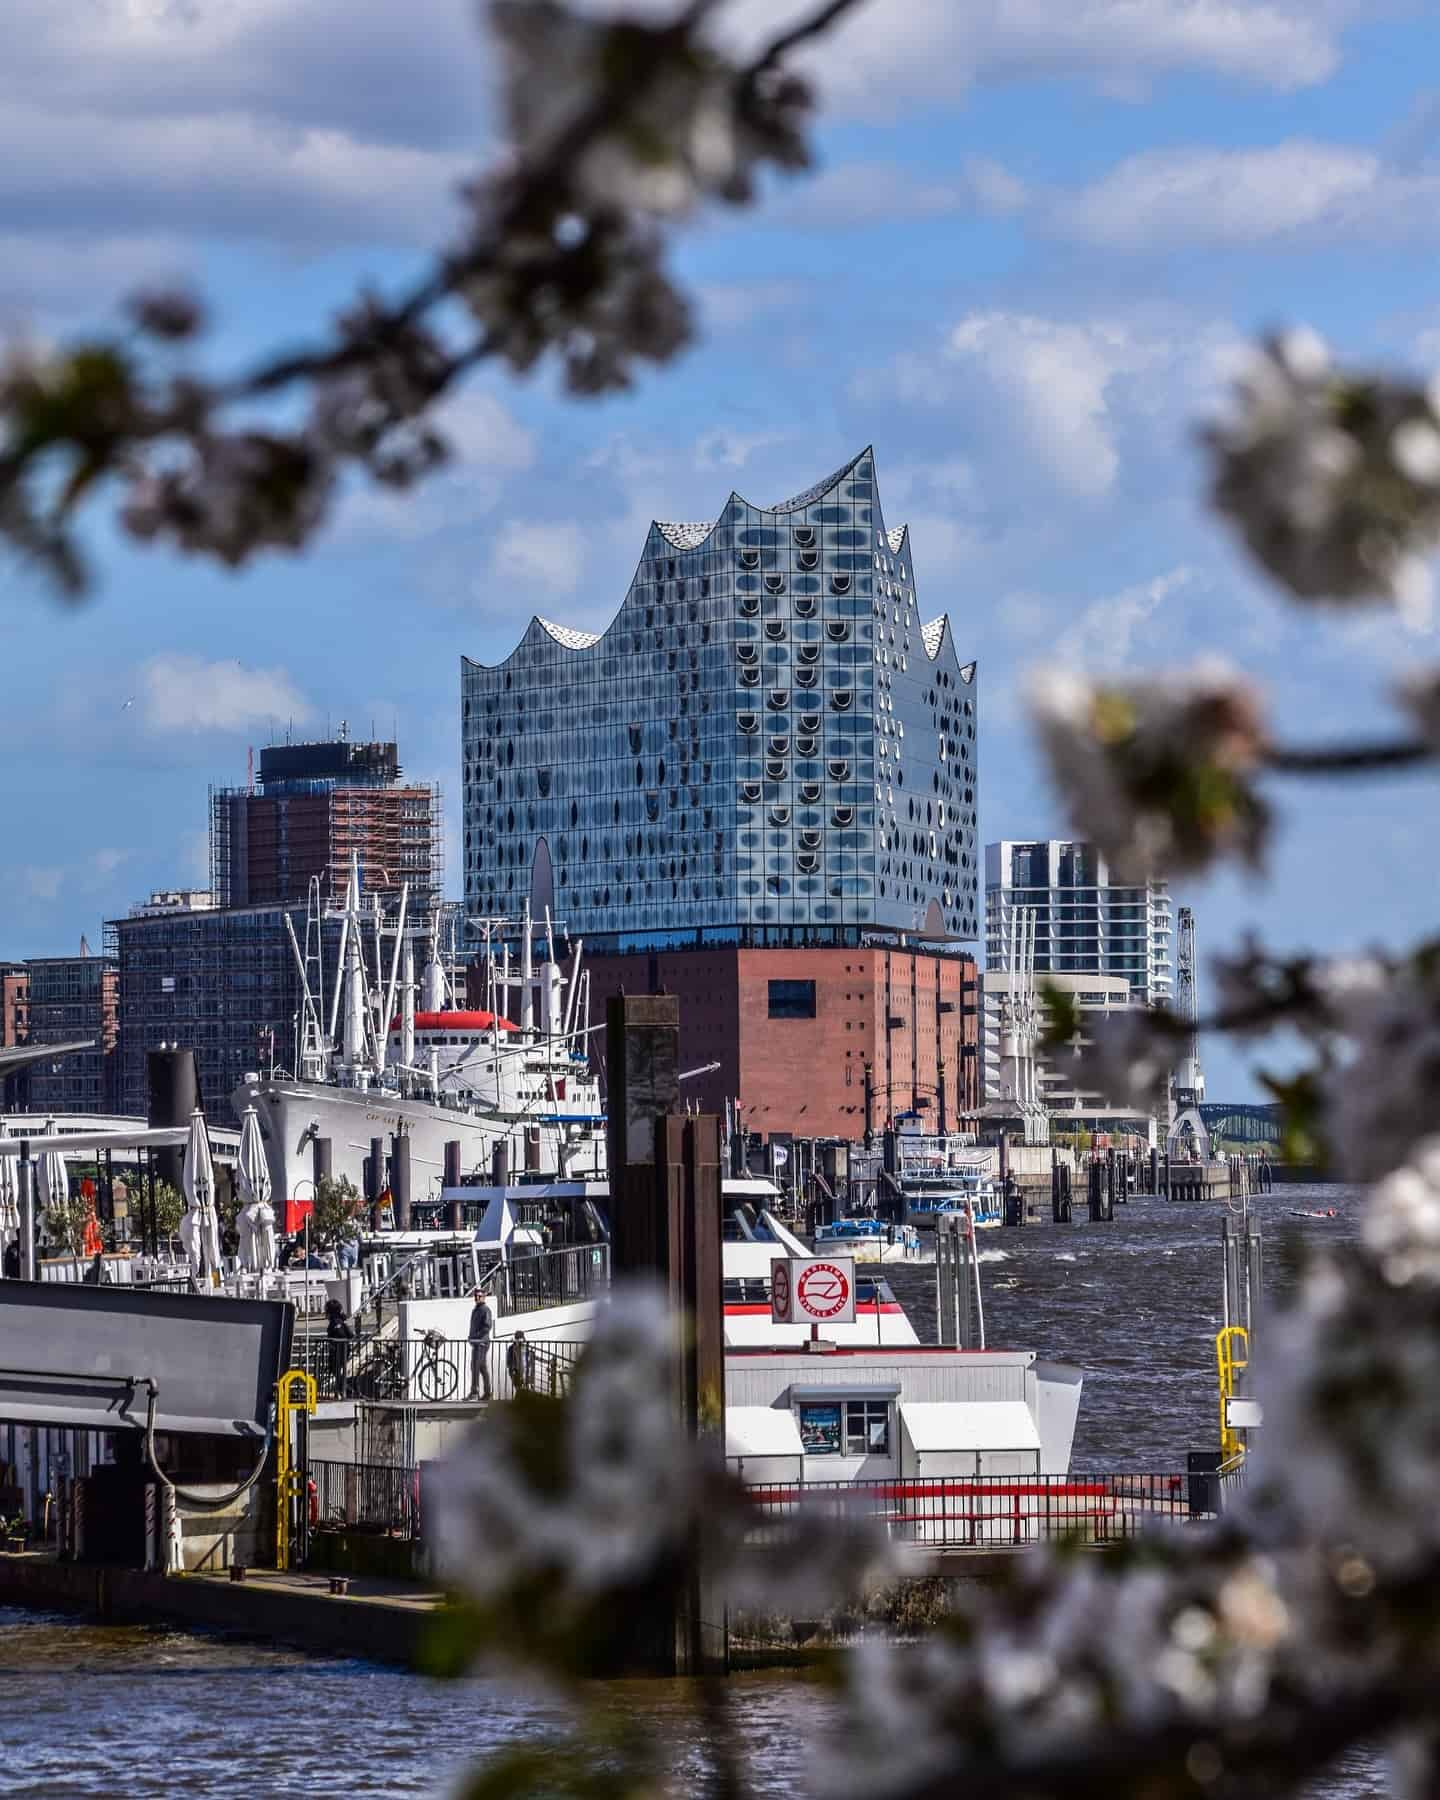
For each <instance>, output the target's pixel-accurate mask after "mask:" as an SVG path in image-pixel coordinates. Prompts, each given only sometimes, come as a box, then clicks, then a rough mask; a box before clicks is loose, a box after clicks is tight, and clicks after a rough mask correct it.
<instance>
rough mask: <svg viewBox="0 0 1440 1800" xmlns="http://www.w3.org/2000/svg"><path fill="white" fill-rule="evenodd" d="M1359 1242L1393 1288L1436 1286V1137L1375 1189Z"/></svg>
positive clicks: (1439, 1241)
mask: <svg viewBox="0 0 1440 1800" xmlns="http://www.w3.org/2000/svg"><path fill="white" fill-rule="evenodd" d="M1362 1236H1363V1241H1364V1244H1365V1247H1366V1249H1367V1250H1369V1251H1370V1253H1371V1255H1372V1256H1374V1257H1375V1258H1376V1260H1377V1262H1378V1263H1379V1265H1380V1268H1381V1270H1382V1272H1383V1273H1384V1276H1385V1279H1386V1280H1387V1281H1389V1282H1391V1283H1393V1284H1394V1285H1395V1286H1397V1287H1403V1286H1405V1285H1406V1284H1407V1283H1409V1282H1412V1281H1425V1282H1429V1283H1432V1284H1433V1283H1436V1282H1440V1137H1432V1138H1426V1139H1425V1140H1424V1141H1423V1142H1422V1143H1420V1144H1419V1145H1417V1146H1416V1149H1415V1153H1414V1155H1413V1156H1412V1158H1411V1160H1410V1162H1409V1163H1408V1164H1407V1165H1406V1166H1405V1167H1404V1168H1403V1169H1397V1170H1396V1171H1395V1172H1394V1174H1393V1175H1387V1176H1386V1177H1385V1179H1384V1180H1383V1181H1382V1182H1380V1183H1378V1185H1377V1186H1376V1187H1375V1189H1374V1191H1373V1192H1372V1193H1371V1195H1370V1199H1369V1201H1368V1203H1367V1205H1366V1208H1365V1219H1364V1223H1363V1226H1362Z"/></svg>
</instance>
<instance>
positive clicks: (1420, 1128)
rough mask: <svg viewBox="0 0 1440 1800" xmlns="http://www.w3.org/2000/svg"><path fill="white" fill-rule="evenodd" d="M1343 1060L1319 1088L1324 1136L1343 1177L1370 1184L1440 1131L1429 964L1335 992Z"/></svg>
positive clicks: (1438, 987)
mask: <svg viewBox="0 0 1440 1800" xmlns="http://www.w3.org/2000/svg"><path fill="white" fill-rule="evenodd" d="M1330 1024H1331V1027H1332V1029H1333V1030H1335V1031H1338V1032H1339V1033H1342V1034H1343V1036H1344V1038H1345V1040H1346V1042H1347V1044H1348V1046H1349V1053H1348V1054H1347V1055H1343V1056H1339V1057H1337V1058H1335V1059H1334V1061H1333V1065H1332V1067H1331V1068H1330V1069H1329V1071H1328V1073H1327V1074H1326V1076H1325V1077H1324V1080H1323V1082H1322V1087H1321V1091H1322V1095H1323V1099H1324V1102H1325V1109H1324V1118H1323V1129H1324V1132H1325V1137H1326V1141H1327V1143H1328V1144H1329V1146H1330V1150H1331V1153H1332V1155H1333V1156H1334V1158H1335V1161H1336V1163H1337V1165H1338V1168H1339V1170H1340V1172H1341V1173H1342V1174H1344V1175H1345V1176H1347V1177H1348V1178H1351V1179H1353V1180H1357V1181H1368V1180H1374V1179H1375V1178H1377V1177H1379V1176H1381V1175H1384V1174H1385V1173H1386V1172H1387V1171H1388V1170H1389V1169H1392V1168H1393V1167H1394V1166H1395V1164H1396V1163H1397V1161H1400V1160H1401V1159H1403V1158H1404V1157H1405V1156H1406V1155H1407V1153H1408V1152H1409V1149H1410V1147H1411V1145H1413V1144H1414V1143H1415V1142H1416V1141H1417V1139H1419V1138H1420V1137H1422V1136H1424V1135H1425V1133H1426V1132H1427V1131H1429V1130H1431V1129H1433V1127H1434V1126H1435V1125H1436V1124H1437V1123H1440V968H1437V967H1436V962H1435V958H1433V957H1431V958H1428V959H1425V958H1415V959H1411V960H1409V961H1406V962H1403V963H1397V964H1396V965H1394V967H1393V968H1392V969H1391V970H1390V972H1389V979H1388V980H1387V981H1385V982H1383V983H1379V984H1377V983H1376V981H1375V980H1374V976H1373V971H1372V970H1370V969H1368V968H1366V971H1365V975H1364V978H1363V979H1359V978H1356V979H1354V980H1352V981H1351V983H1350V985H1349V986H1348V988H1346V989H1345V990H1344V991H1343V992H1341V991H1339V990H1336V992H1335V998H1334V1002H1333V1010H1332V1017H1331V1021H1330Z"/></svg>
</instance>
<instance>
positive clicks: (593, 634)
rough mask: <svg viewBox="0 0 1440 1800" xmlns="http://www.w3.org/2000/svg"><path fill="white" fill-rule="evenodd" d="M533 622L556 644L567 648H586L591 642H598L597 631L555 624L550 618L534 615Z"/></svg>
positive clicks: (598, 634)
mask: <svg viewBox="0 0 1440 1800" xmlns="http://www.w3.org/2000/svg"><path fill="white" fill-rule="evenodd" d="M535 623H536V624H537V625H541V626H543V627H544V629H545V630H546V631H548V632H549V633H550V635H551V637H552V638H554V640H555V642H556V643H557V644H563V645H564V646H565V648H566V649H567V650H588V649H589V648H590V646H591V645H592V644H598V643H599V642H600V633H599V632H598V631H579V630H577V629H576V627H575V626H573V625H557V624H555V622H554V621H553V620H552V619H542V618H540V617H539V615H538V614H537V615H536V619H535Z"/></svg>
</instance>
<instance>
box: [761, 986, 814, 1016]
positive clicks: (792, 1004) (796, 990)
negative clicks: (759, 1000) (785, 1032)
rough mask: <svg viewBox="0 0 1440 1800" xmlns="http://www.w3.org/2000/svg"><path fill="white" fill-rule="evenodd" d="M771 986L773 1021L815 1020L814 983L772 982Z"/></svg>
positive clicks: (771, 1014) (771, 1013)
mask: <svg viewBox="0 0 1440 1800" xmlns="http://www.w3.org/2000/svg"><path fill="white" fill-rule="evenodd" d="M769 986H770V1017H771V1018H772V1019H813V1018H814V1017H815V983H814V982H813V981H772V982H771V983H770V984H769Z"/></svg>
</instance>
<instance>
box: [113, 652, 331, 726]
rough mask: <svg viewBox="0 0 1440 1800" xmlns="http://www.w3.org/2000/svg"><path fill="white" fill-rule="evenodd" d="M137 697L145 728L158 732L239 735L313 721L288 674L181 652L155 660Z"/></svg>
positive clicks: (140, 675)
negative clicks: (247, 731)
mask: <svg viewBox="0 0 1440 1800" xmlns="http://www.w3.org/2000/svg"><path fill="white" fill-rule="evenodd" d="M137 697H138V699H139V711H140V716H141V719H142V720H143V722H144V725H145V728H146V729H147V730H148V731H150V732H154V733H166V732H174V731H223V732H239V731H245V730H247V729H249V728H250V727H252V726H257V725H261V726H269V725H271V724H275V725H278V724H280V723H281V722H282V721H284V722H285V723H290V722H293V723H295V724H297V725H302V724H305V723H306V722H307V721H308V720H309V719H310V718H311V717H313V708H312V707H311V705H310V702H309V701H308V700H306V698H305V697H304V695H303V694H302V693H301V692H300V691H299V689H298V688H297V687H296V686H295V684H294V682H293V681H292V680H291V679H290V676H289V675H288V674H287V673H286V671H285V670H284V669H247V668H246V667H245V666H244V665H243V664H242V663H240V662H238V661H226V662H207V661H206V660H205V659H204V658H203V657H200V656H192V655H189V654H187V653H186V652H183V651H171V652H168V653H166V654H163V655H160V656H152V657H151V658H150V660H149V661H148V662H147V663H145V664H144V665H143V667H142V668H141V669H140V671H139V673H138V677H137Z"/></svg>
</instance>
